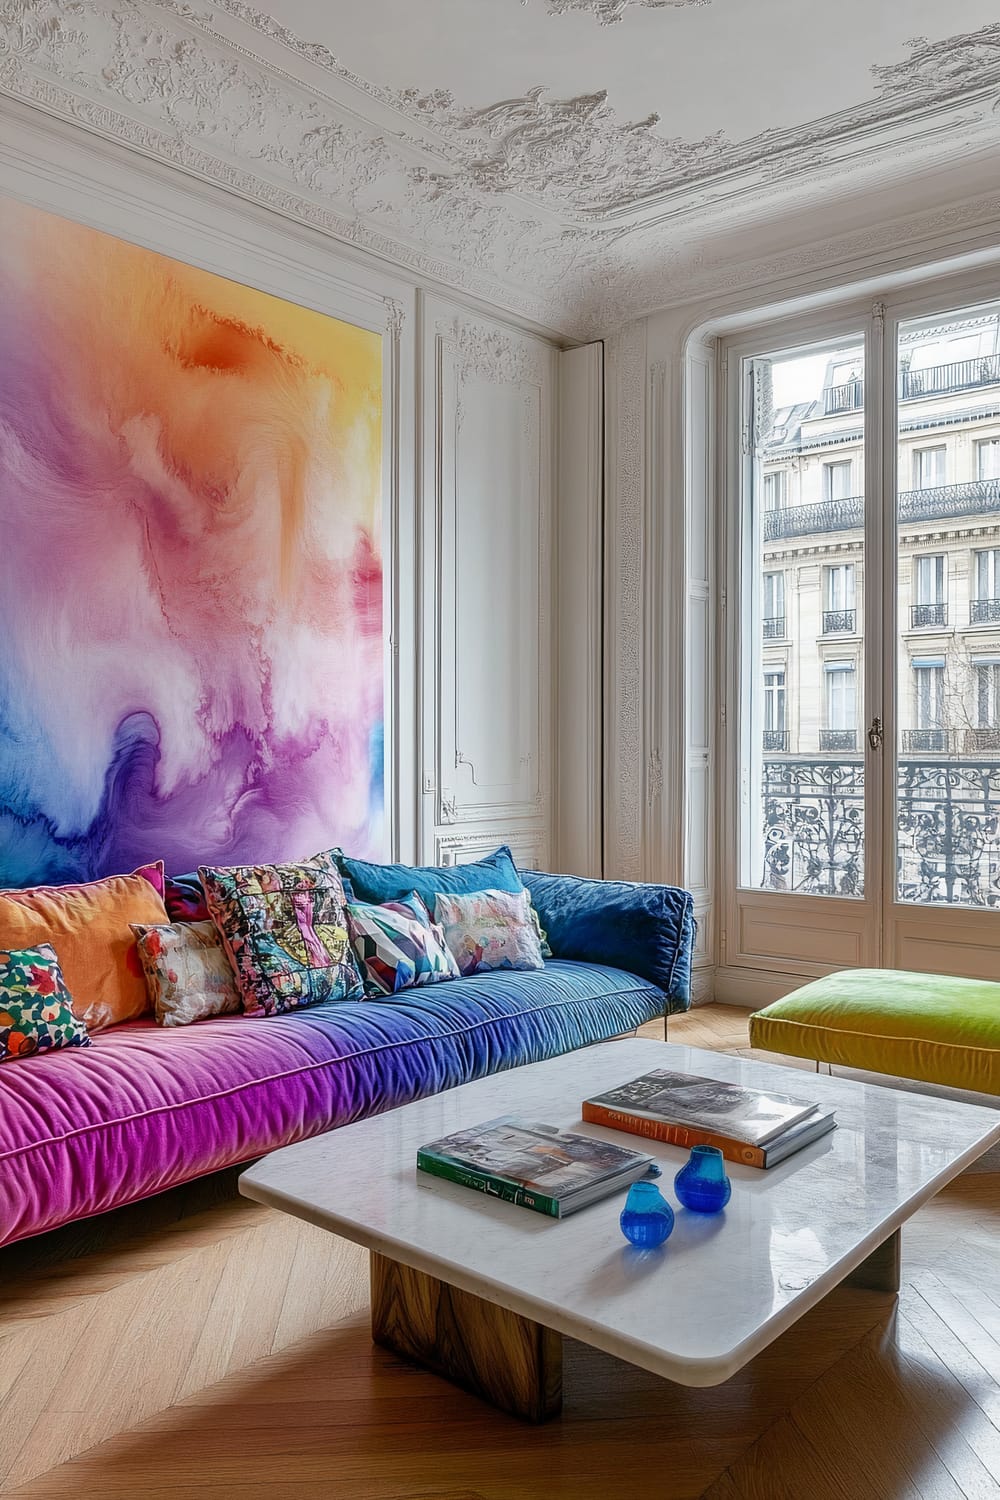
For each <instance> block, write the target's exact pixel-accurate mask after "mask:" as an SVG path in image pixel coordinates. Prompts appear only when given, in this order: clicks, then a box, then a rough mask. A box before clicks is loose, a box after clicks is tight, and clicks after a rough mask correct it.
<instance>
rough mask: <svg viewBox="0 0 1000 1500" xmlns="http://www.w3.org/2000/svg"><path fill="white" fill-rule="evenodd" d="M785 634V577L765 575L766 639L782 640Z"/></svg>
mask: <svg viewBox="0 0 1000 1500" xmlns="http://www.w3.org/2000/svg"><path fill="white" fill-rule="evenodd" d="M784 634H785V575H784V573H765V574H764V639H765V640H768V639H770V640H780V639H781V637H782V636H783V635H784Z"/></svg>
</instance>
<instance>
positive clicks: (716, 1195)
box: [674, 1146, 733, 1214]
mask: <svg viewBox="0 0 1000 1500" xmlns="http://www.w3.org/2000/svg"><path fill="white" fill-rule="evenodd" d="M732 1191H733V1185H732V1183H731V1182H730V1181H729V1178H728V1177H727V1176H726V1165H725V1162H724V1160H723V1156H722V1152H721V1151H720V1150H719V1148H718V1147H717V1146H692V1147H691V1155H690V1156H689V1157H688V1159H687V1161H686V1162H685V1163H684V1165H683V1167H681V1169H680V1171H679V1172H678V1173H677V1176H676V1177H675V1178H674V1192H675V1193H676V1194H677V1196H678V1198H679V1199H680V1201H681V1203H683V1205H684V1207H685V1208H690V1209H693V1211H694V1212H695V1213H696V1214H717V1213H720V1212H721V1210H722V1209H724V1208H725V1206H726V1204H727V1203H728V1202H729V1199H730V1197H731V1196H732Z"/></svg>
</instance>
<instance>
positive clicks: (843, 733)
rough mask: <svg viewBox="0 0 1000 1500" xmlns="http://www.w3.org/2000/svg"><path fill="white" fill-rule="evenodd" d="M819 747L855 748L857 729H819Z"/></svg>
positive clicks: (822, 748)
mask: <svg viewBox="0 0 1000 1500" xmlns="http://www.w3.org/2000/svg"><path fill="white" fill-rule="evenodd" d="M819 748H820V749H821V750H842V751H843V750H856V749H857V748H858V731H857V730H856V729H821V730H820V732H819Z"/></svg>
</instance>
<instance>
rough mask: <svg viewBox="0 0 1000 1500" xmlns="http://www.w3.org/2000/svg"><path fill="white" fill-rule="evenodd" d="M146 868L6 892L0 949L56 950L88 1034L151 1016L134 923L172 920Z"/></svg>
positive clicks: (0, 899) (0, 909)
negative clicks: (47, 946) (43, 946)
mask: <svg viewBox="0 0 1000 1500" xmlns="http://www.w3.org/2000/svg"><path fill="white" fill-rule="evenodd" d="M155 868H156V867H155V866H146V867H144V869H143V870H142V871H138V870H137V871H135V872H134V873H133V874H132V875H110V876H108V877H107V879H105V880H92V881H90V882H89V883H88V884H86V885H38V886H33V887H31V888H30V889H28V890H23V891H2V892H0V951H5V952H13V951H14V950H15V949H18V948H37V947H39V946H40V945H41V944H43V943H48V944H50V945H51V946H52V947H53V948H54V949H55V951H56V953H57V954H58V955H59V965H60V968H61V969H62V971H63V974H64V975H65V978H66V984H67V986H68V988H69V992H70V994H71V995H72V996H73V1004H74V1006H75V1008H76V1013H77V1015H79V1016H82V1017H83V1019H84V1021H85V1022H86V1023H87V1028H88V1030H90V1031H98V1030H100V1028H101V1027H104V1026H116V1025H117V1024H118V1023H119V1022H120V1021H132V1020H134V1019H135V1017H136V1016H141V1015H145V1013H146V1012H147V1011H148V1010H149V994H148V992H147V990H146V981H145V978H144V977H143V972H142V965H141V964H140V962H139V955H138V953H137V952H136V947H135V935H134V933H133V932H132V928H131V925H130V924H131V923H132V922H139V923H141V924H142V925H143V926H156V925H158V924H160V923H162V922H165V921H166V920H167V909H166V907H165V906H164V904H163V898H162V897H161V896H160V895H159V893H158V892H157V890H156V888H155V886H154V884H153V883H152V881H151V880H150V877H149V871H150V869H155Z"/></svg>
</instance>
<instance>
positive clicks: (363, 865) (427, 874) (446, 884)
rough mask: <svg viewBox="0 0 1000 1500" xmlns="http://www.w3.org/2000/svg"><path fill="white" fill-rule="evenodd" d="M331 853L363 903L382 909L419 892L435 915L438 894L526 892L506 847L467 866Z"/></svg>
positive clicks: (338, 850)
mask: <svg viewBox="0 0 1000 1500" xmlns="http://www.w3.org/2000/svg"><path fill="white" fill-rule="evenodd" d="M331 853H332V855H333V857H334V859H335V860H336V862H337V868H338V869H339V870H340V873H341V875H342V876H343V877H344V878H345V880H349V881H350V882H351V888H352V890H353V891H354V895H355V896H356V897H357V899H358V900H359V901H370V902H372V903H373V904H374V905H376V906H381V905H382V904H383V903H384V902H386V901H398V900H400V898H401V897H403V896H408V895H409V894H410V892H411V891H416V893H417V895H418V896H419V897H420V899H421V901H423V903H424V905H425V906H426V907H428V909H429V910H430V911H431V912H433V910H434V897H435V896H436V895H437V893H438V891H445V892H447V894H448V895H449V896H468V895H471V894H472V893H473V892H475V891H512V892H513V893H514V894H515V895H516V894H517V892H518V891H522V890H523V889H524V885H523V883H522V881H521V877H520V875H519V874H518V872H517V866H516V865H515V863H514V860H513V857H512V856H511V852H510V850H509V849H508V848H507V847H506V845H503V846H502V847H501V848H499V849H498V850H497V851H496V853H495V854H490V855H487V857H486V858H485V859H479V860H476V861H475V863H474V864H466V865H377V864H372V863H371V862H370V861H368V860H366V859H352V858H351V856H350V855H349V854H345V853H344V851H343V849H333V850H331Z"/></svg>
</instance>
